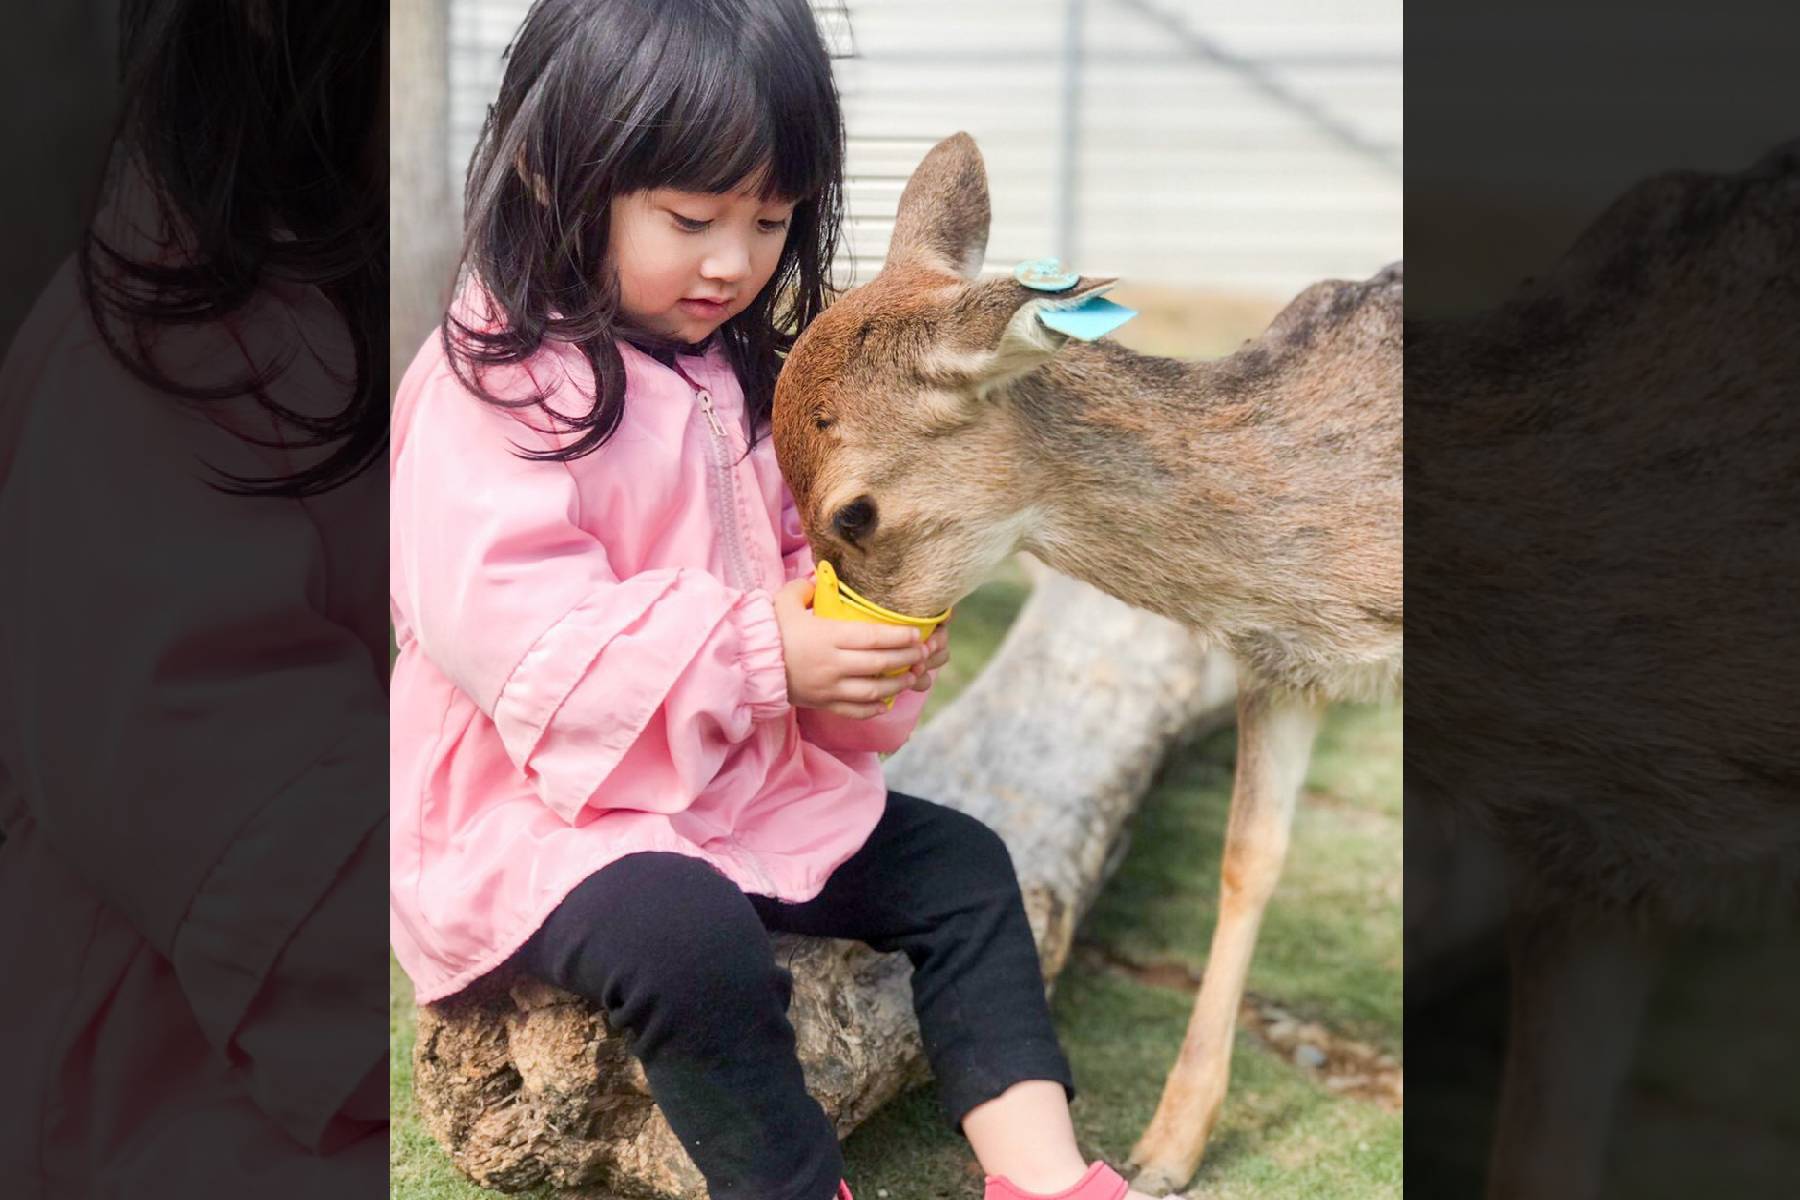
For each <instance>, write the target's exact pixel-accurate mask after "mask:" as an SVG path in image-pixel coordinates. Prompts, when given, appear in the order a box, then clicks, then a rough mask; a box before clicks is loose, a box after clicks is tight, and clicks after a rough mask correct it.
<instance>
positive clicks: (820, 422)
mask: <svg viewBox="0 0 1800 1200" xmlns="http://www.w3.org/2000/svg"><path fill="white" fill-rule="evenodd" d="M813 426H814V427H815V428H816V429H818V430H820V431H821V432H823V431H824V430H827V429H830V428H831V418H830V417H814V418H813Z"/></svg>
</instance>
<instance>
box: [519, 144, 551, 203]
mask: <svg viewBox="0 0 1800 1200" xmlns="http://www.w3.org/2000/svg"><path fill="white" fill-rule="evenodd" d="M513 170H515V171H517V172H518V173H519V179H520V181H521V182H523V183H524V184H525V189H526V190H527V191H529V192H530V193H531V195H532V197H533V198H534V199H536V200H537V202H538V204H539V205H540V206H542V207H544V208H549V207H550V187H549V185H548V184H546V183H545V182H544V177H543V176H542V175H539V174H538V173H537V172H536V171H533V170H532V169H531V168H530V167H528V166H526V165H525V147H523V146H520V147H519V153H518V154H517V155H516V156H514V158H513Z"/></svg>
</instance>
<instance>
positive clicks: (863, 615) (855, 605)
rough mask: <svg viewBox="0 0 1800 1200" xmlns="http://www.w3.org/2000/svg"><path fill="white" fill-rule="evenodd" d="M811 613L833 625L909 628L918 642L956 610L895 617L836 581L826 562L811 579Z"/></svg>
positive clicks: (903, 670)
mask: <svg viewBox="0 0 1800 1200" xmlns="http://www.w3.org/2000/svg"><path fill="white" fill-rule="evenodd" d="M813 611H814V612H815V613H818V614H819V615H820V616H821V617H828V618H830V619H831V620H833V621H873V622H875V623H877V624H880V625H910V626H912V627H913V628H914V629H917V630H918V631H919V640H920V641H924V640H925V639H926V638H928V637H930V636H931V635H932V634H933V633H934V632H935V631H936V630H937V627H938V626H939V625H942V624H943V623H944V622H945V621H948V620H949V619H950V614H951V613H952V612H955V611H956V610H955V609H953V608H946V609H945V610H944V611H943V612H941V613H939V614H938V615H937V616H935V617H909V616H907V615H906V614H905V613H897V612H895V611H893V610H892V609H888V608H883V607H881V605H879V604H877V603H875V602H874V601H873V600H867V599H864V598H863V597H862V596H859V595H857V594H856V593H855V592H854V591H852V590H851V589H850V587H849V586H848V585H847V584H845V583H844V582H843V580H841V579H839V578H838V576H837V570H836V569H835V568H834V567H833V566H832V565H831V564H830V563H828V562H822V563H819V564H818V566H817V567H816V569H815V573H814V576H813ZM906 670H907V669H906V668H905V667H900V668H898V669H896V670H893V671H889V672H887V674H889V675H904V674H906ZM887 706H888V707H889V708H892V707H893V706H894V698H893V697H892V696H889V697H888V698H887Z"/></svg>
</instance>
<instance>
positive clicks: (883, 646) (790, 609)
mask: <svg viewBox="0 0 1800 1200" xmlns="http://www.w3.org/2000/svg"><path fill="white" fill-rule="evenodd" d="M812 595H813V581H812V580H811V579H795V580H790V581H789V582H788V583H787V584H785V585H783V587H782V589H781V590H780V591H778V592H776V593H775V622H776V624H777V625H779V626H780V627H781V654H782V657H783V658H784V659H786V660H787V683H788V703H790V704H792V705H794V706H795V707H796V708H822V709H824V710H825V711H826V712H833V713H837V714H838V715H839V716H844V717H854V718H856V719H858V720H867V719H868V718H869V717H875V716H880V715H881V714H882V713H884V712H886V711H887V706H886V704H885V703H883V702H884V701H885V700H887V698H888V697H889V696H894V695H898V694H899V693H900V692H901V691H903V690H905V689H906V688H909V687H910V688H914V689H916V690H918V691H924V690H925V688H928V687H930V686H931V680H930V677H929V676H927V675H925V674H924V672H925V670H927V669H928V668H927V667H926V665H925V664H926V663H927V662H928V658H929V654H930V651H928V649H927V646H926V644H925V643H922V642H921V641H920V640H919V631H918V630H916V629H910V628H908V627H906V626H904V625H877V624H872V623H869V622H864V621H832V620H828V619H826V618H825V617H821V616H818V615H816V614H815V613H814V612H813V611H812V610H811V609H810V608H808V607H807V605H808V604H809V603H811V601H812ZM940 637H942V634H934V635H933V639H934V640H937V639H938V638H940ZM943 644H944V643H942V642H940V649H939V651H938V653H939V654H940V655H942V656H944V657H948V651H947V650H944V649H942V646H943ZM899 667H907V668H910V670H909V671H908V672H907V673H906V674H904V675H895V676H892V677H889V676H887V675H885V674H884V672H887V671H892V670H894V669H896V668H899ZM921 681H923V685H924V686H922V687H921V686H920V683H921Z"/></svg>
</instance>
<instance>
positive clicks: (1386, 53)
mask: <svg viewBox="0 0 1800 1200" xmlns="http://www.w3.org/2000/svg"><path fill="white" fill-rule="evenodd" d="M528 7H529V0H450V37H449V42H450V48H449V54H450V62H449V72H450V85H451V86H450V114H449V117H450V119H449V133H448V139H449V146H448V147H447V155H446V169H447V170H449V171H450V172H451V173H452V174H453V176H455V178H456V180H457V184H456V188H455V190H456V191H458V192H460V178H461V174H462V171H463V168H464V166H465V165H466V163H467V161H468V156H469V153H470V149H471V147H472V145H473V142H474V139H475V136H476V133H477V131H478V130H479V129H480V125H481V121H482V117H483V114H484V113H485V112H486V108H487V105H488V103H489V102H490V100H491V99H492V97H493V95H494V93H495V92H496V90H497V89H498V86H499V78H500V70H501V53H502V51H503V50H504V48H505V46H506V44H507V42H508V40H509V39H510V38H511V37H512V34H513V32H514V31H515V30H516V28H517V27H518V25H519V22H520V21H521V20H522V19H523V17H524V15H525V12H526V10H527V8H528ZM814 8H815V11H816V12H817V13H818V14H819V18H820V22H821V25H822V27H823V28H824V29H825V32H826V36H827V40H828V43H829V44H830V45H831V47H832V49H833V52H834V54H835V55H836V56H837V76H838V89H839V92H840V94H841V96H842V98H843V104H844V111H845V122H846V127H847V132H848V138H849V146H848V151H849V157H848V164H847V166H848V179H847V180H846V183H847V191H848V195H847V199H848V208H849V223H848V227H847V229H846V237H845V248H844V253H843V256H842V258H841V260H840V262H839V264H838V272H839V277H840V279H841V280H844V281H852V280H854V281H866V280H868V279H869V278H871V277H872V276H873V274H874V272H875V270H877V269H878V268H879V266H880V263H881V260H882V256H883V254H884V253H885V252H886V248H887V240H888V235H889V233H890V231H891V229H892V226H893V217H894V206H895V203H896V202H897V201H898V199H899V196H900V189H901V187H902V186H903V185H904V184H905V181H906V177H907V175H908V174H909V173H910V172H911V171H912V169H913V167H914V166H916V165H917V164H918V161H919V159H920V158H921V157H923V155H924V154H925V152H926V150H928V149H929V148H930V147H931V145H932V144H933V143H934V142H936V141H937V140H938V139H939V138H941V137H944V136H946V135H948V134H951V133H954V132H956V131H957V130H959V129H960V130H967V131H968V132H969V133H971V134H973V135H974V136H975V138H976V140H977V142H978V143H979V144H980V146H981V149H982V154H983V156H984V157H985V159H986V160H987V164H988V173H989V181H990V188H991V191H992V195H993V207H994V226H993V234H992V237H991V238H990V240H989V244H988V265H989V266H990V267H991V268H993V269H995V270H1008V269H1010V268H1011V267H1012V265H1013V264H1014V263H1016V262H1018V261H1019V260H1020V259H1024V258H1035V257H1038V256H1041V255H1044V254H1057V255H1059V256H1060V257H1062V258H1063V259H1064V260H1065V261H1067V262H1069V263H1071V264H1073V265H1074V266H1075V267H1077V268H1078V269H1080V270H1082V271H1086V272H1089V273H1092V274H1106V275H1117V276H1119V277H1121V278H1122V279H1127V280H1138V281H1143V282H1147V283H1156V284H1160V285H1174V286H1191V287H1195V288H1201V289H1206V290H1212V291H1223V292H1237V293H1244V294H1251V295H1269V296H1274V297H1283V296H1286V295H1288V294H1290V293H1292V292H1294V291H1296V290H1298V289H1299V288H1301V287H1303V286H1305V285H1306V284H1308V283H1310V282H1312V281H1314V280H1316V279H1320V278H1325V277H1330V276H1341V277H1350V278H1356V277H1361V276H1365V275H1368V274H1370V273H1372V272H1373V271H1374V270H1376V269H1377V268H1379V267H1380V266H1382V265H1383V264H1385V263H1387V262H1390V261H1392V260H1393V259H1396V258H1399V257H1400V256H1401V149H1402V138H1401V135H1402V117H1401V90H1402V87H1401V76H1402V69H1401V31H1402V24H1401V2H1400V0H1256V2H1255V3H1254V4H1252V3H1249V2H1247V0H1229V2H1225V0H1160V2H1159V0H983V2H982V3H970V2H969V0H854V2H853V3H849V4H836V3H816V4H815V5H814Z"/></svg>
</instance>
